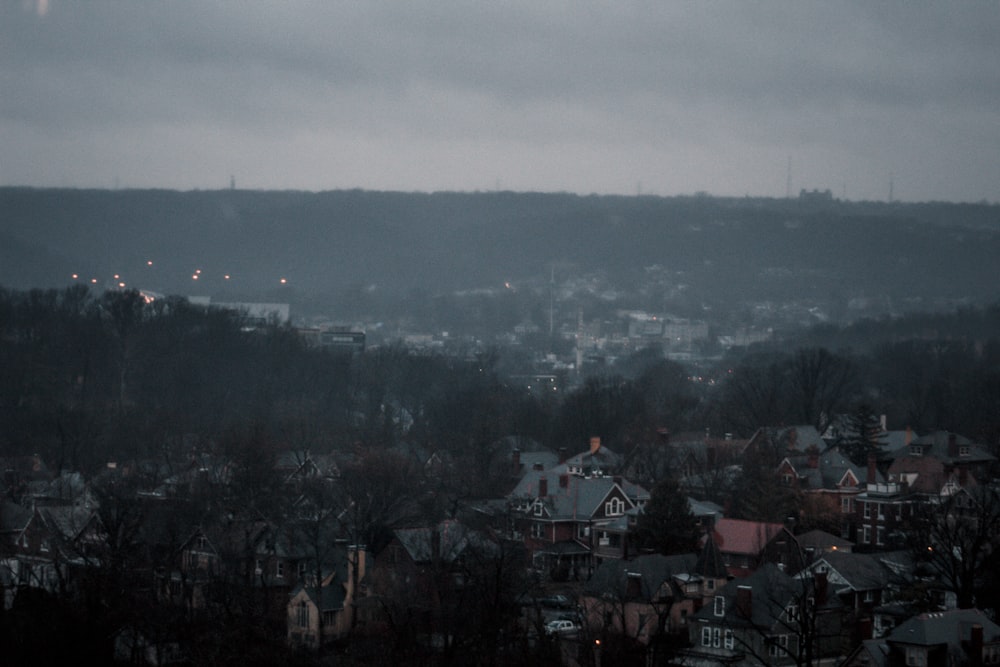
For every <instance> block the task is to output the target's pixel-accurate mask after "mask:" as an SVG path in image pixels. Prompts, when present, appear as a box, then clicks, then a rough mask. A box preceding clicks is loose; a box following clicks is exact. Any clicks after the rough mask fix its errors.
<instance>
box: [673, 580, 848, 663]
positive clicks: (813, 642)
mask: <svg viewBox="0 0 1000 667" xmlns="http://www.w3.org/2000/svg"><path fill="white" fill-rule="evenodd" d="M841 630H842V614H841V606H840V604H839V602H838V601H837V600H835V599H831V598H830V597H829V596H827V594H826V588H825V586H824V582H823V581H822V579H821V580H819V581H813V580H811V579H795V578H792V577H790V576H788V575H787V574H785V573H783V572H781V571H780V570H779V569H778V568H777V567H776V566H775V565H773V564H771V563H766V564H764V565H763V566H762V567H761V568H760V569H758V570H757V571H756V572H754V573H753V574H751V575H750V576H748V577H742V578H737V579H733V580H731V581H730V582H729V583H727V584H726V585H725V586H723V587H722V588H721V589H719V590H718V591H717V592H716V594H715V595H714V596H712V599H711V602H710V603H708V604H706V605H705V606H704V607H702V609H701V610H700V611H699V612H698V613H696V614H695V615H694V617H693V618H692V619H691V621H690V623H689V639H690V644H691V647H690V648H689V649H685V650H683V651H682V652H681V655H680V657H679V659H678V661H677V662H676V664H682V665H704V666H706V667H708V666H720V667H721V666H722V665H760V664H765V665H794V664H803V658H804V656H806V655H809V656H811V658H812V660H813V661H814V662H813V663H812V664H835V663H836V658H837V657H838V656H839V655H840V646H841V637H840V633H841Z"/></svg>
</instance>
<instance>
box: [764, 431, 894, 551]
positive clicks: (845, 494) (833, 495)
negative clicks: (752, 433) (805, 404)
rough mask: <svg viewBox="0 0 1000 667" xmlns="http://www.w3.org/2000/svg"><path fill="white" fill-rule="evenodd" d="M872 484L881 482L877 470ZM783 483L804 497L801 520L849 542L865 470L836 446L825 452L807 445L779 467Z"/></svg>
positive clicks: (778, 472)
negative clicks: (836, 530)
mask: <svg viewBox="0 0 1000 667" xmlns="http://www.w3.org/2000/svg"><path fill="white" fill-rule="evenodd" d="M873 473H874V481H875V482H876V483H879V482H884V481H885V480H884V478H883V477H882V473H881V472H879V471H878V469H877V468H876V469H875V470H874V471H873ZM777 475H778V478H779V479H780V480H781V482H782V484H784V485H785V486H788V487H791V488H793V489H795V490H797V491H799V492H801V493H802V494H803V513H804V514H805V515H807V516H806V517H804V518H807V519H811V520H812V522H813V523H815V522H824V525H828V527H830V529H831V530H835V529H839V532H840V536H841V537H843V538H845V539H852V538H853V536H854V535H855V533H856V532H857V525H856V521H855V516H856V511H855V509H856V508H855V506H856V504H857V497H858V496H859V495H860V494H861V493H862V492H863V491H865V490H866V486H865V484H866V481H867V478H868V471H867V470H865V469H864V468H862V467H860V466H857V465H855V464H853V463H852V462H851V460H850V459H848V458H847V457H846V456H844V455H843V454H842V453H841V452H840V450H839V449H837V448H836V447H834V448H832V449H829V450H827V451H824V452H820V450H819V449H818V448H815V447H813V446H810V447H809V449H808V450H807V451H805V452H796V453H789V454H787V455H786V456H785V457H784V458H783V459H782V460H781V463H779V464H778V470H777ZM834 526H836V528H835V527H834Z"/></svg>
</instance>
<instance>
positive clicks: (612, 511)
mask: <svg viewBox="0 0 1000 667" xmlns="http://www.w3.org/2000/svg"><path fill="white" fill-rule="evenodd" d="M604 513H605V514H607V515H608V516H621V515H622V514H624V513H625V501H623V500H622V499H621V498H612V499H611V500H609V501H608V502H607V503H605V505H604Z"/></svg>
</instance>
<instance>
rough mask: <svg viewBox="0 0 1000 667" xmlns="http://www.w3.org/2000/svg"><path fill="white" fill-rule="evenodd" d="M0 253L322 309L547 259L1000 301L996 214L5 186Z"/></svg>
mask: <svg viewBox="0 0 1000 667" xmlns="http://www.w3.org/2000/svg"><path fill="white" fill-rule="evenodd" d="M0 243H2V249H0V284H3V285H5V286H8V287H16V288H25V287H34V286H60V285H65V284H67V283H69V282H70V281H71V277H70V276H71V274H73V273H77V274H79V275H80V280H85V279H88V278H90V277H96V278H98V279H99V281H100V284H109V283H111V282H112V276H113V275H114V274H118V275H120V276H121V279H122V280H124V281H125V282H127V283H128V285H129V286H134V287H140V288H145V289H151V290H155V291H158V292H169V293H182V294H211V295H213V296H216V297H220V298H224V297H226V296H230V297H239V298H252V299H273V298H286V299H288V298H290V299H293V300H294V299H295V298H298V299H308V300H311V301H314V302H315V301H319V302H322V301H325V300H328V301H333V300H336V299H337V298H339V297H340V296H341V295H342V294H343V293H345V291H350V290H358V289H369V290H378V291H379V292H380V293H383V294H390V295H395V296H405V295H406V294H408V293H411V292H413V291H414V290H419V291H421V292H426V293H429V294H435V293H442V292H449V291H453V290H468V289H481V288H497V287H500V286H502V285H503V284H504V282H505V281H510V282H511V283H513V284H515V285H530V284H534V285H536V286H544V285H546V284H547V283H548V281H549V279H550V276H551V275H552V271H553V267H555V270H556V271H558V273H559V275H557V276H556V279H557V282H561V281H564V280H567V279H569V278H572V277H579V276H588V275H601V276H603V279H604V280H605V281H606V282H607V284H609V285H611V286H613V287H614V288H615V289H616V290H618V291H619V292H625V293H635V292H638V291H641V290H644V291H645V292H646V293H647V296H648V294H649V293H650V291H651V290H652V293H653V296H652V297H650V298H652V299H653V301H654V302H656V301H659V302H662V303H664V305H668V302H669V301H670V300H671V299H674V298H678V297H677V295H679V294H680V295H683V299H684V300H685V302H686V303H689V304H692V303H693V304H707V305H713V306H718V307H734V306H737V305H739V304H742V303H747V302H756V301H764V300H770V301H776V302H781V301H787V300H790V299H816V300H823V301H839V302H844V301H846V300H847V299H850V298H855V297H876V298H880V299H888V300H891V301H894V302H896V303H897V304H908V306H907V307H911V308H912V309H921V308H930V307H932V306H933V305H934V304H935V303H937V302H958V301H964V302H967V303H987V302H992V301H995V300H996V299H997V298H998V297H1000V281H998V280H997V279H996V276H995V268H994V265H995V258H996V257H997V256H1000V207H998V206H995V205H967V204H965V205H957V204H947V203H932V204H893V205H887V204H873V203H844V202H837V201H821V202H816V201H808V200H799V199H792V200H780V199H721V198H713V197H708V196H696V197H674V198H658V197H615V196H576V195H569V194H537V193H524V194H520V193H512V192H491V193H464V194H463V193H434V194H418V193H395V192H370V191H360V190H350V191H332V192H319V193H309V192H287V191H282V192H262V191H240V190H235V191H230V190H223V191H191V192H177V191H165V190H122V191H110V190H109V191H103V190H47V189H27V188H2V189H0ZM150 261H152V262H153V264H152V265H151V266H150V265H149V264H148V263H147V262H150ZM197 269H200V270H201V273H200V274H199V278H198V280H197V281H194V280H193V279H192V275H194V272H195V271H196V270H197ZM225 275H229V276H230V278H229V279H228V280H226V279H225V278H224V276H225ZM280 278H286V279H287V281H288V282H287V284H286V285H284V286H282V285H281V283H280V282H279V279H280ZM282 290H285V291H286V292H285V293H283V292H282ZM647 300H648V299H647Z"/></svg>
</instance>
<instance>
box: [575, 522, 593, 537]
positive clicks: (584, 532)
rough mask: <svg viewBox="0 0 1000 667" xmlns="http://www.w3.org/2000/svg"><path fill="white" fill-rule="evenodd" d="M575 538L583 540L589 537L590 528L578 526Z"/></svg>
mask: <svg viewBox="0 0 1000 667" xmlns="http://www.w3.org/2000/svg"><path fill="white" fill-rule="evenodd" d="M576 536H577V538H578V539H581V540H585V539H587V538H588V537H590V526H585V525H583V524H580V525H579V526H577V527H576Z"/></svg>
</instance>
